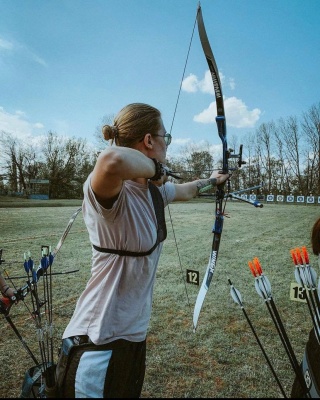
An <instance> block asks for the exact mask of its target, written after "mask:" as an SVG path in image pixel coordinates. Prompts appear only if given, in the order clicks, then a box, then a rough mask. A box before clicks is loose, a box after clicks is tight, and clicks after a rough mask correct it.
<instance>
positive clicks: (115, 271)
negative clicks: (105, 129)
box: [63, 174, 175, 344]
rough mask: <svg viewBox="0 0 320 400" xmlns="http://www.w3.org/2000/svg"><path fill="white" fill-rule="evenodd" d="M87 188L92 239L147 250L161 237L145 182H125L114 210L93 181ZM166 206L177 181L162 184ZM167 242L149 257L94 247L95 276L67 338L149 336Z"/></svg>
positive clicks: (97, 341)
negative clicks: (105, 203) (105, 205)
mask: <svg viewBox="0 0 320 400" xmlns="http://www.w3.org/2000/svg"><path fill="white" fill-rule="evenodd" d="M90 178H91V174H90V175H89V177H88V178H87V180H86V182H85V183H84V186H83V191H84V199H83V204H82V213H83V218H84V222H85V224H86V227H87V230H88V233H89V240H90V242H91V243H94V244H95V245H97V246H99V247H103V248H114V249H117V248H118V249H123V250H128V251H134V252H144V251H148V250H149V249H150V248H151V247H152V246H153V244H154V243H155V241H156V239H157V219H156V215H155V211H154V208H153V203H152V198H151V194H150V192H149V190H148V187H147V186H146V185H143V184H140V183H137V182H133V181H125V182H124V184H123V187H122V189H121V191H120V193H119V196H118V198H117V200H116V202H115V203H114V204H113V206H112V208H110V209H105V208H103V207H102V206H101V205H100V204H99V203H98V201H97V200H96V198H95V195H94V192H93V190H92V188H91V184H90ZM159 190H160V192H161V194H162V197H163V201H164V205H165V206H166V205H167V204H168V203H170V202H172V201H173V199H174V196H175V188H174V184H172V183H171V182H167V183H166V184H165V185H163V186H161V187H159ZM162 245H163V243H160V244H159V246H158V247H157V248H156V249H155V250H154V251H153V252H152V253H151V254H150V255H148V256H144V257H130V256H119V255H117V254H109V253H101V252H99V251H96V250H95V249H94V248H92V267H91V277H90V279H89V281H88V282H87V285H86V287H85V289H84V291H83V292H82V294H81V295H80V297H79V299H78V301H77V304H76V307H75V311H74V313H73V316H72V318H71V320H70V322H69V324H68V326H67V327H66V329H65V331H64V334H63V338H66V337H70V336H76V335H88V336H89V337H90V339H91V340H92V342H93V343H95V344H105V343H109V342H112V341H114V340H117V339H126V340H129V341H133V342H140V341H143V340H144V339H145V338H146V334H147V329H148V325H149V320H150V316H151V308H152V296H153V286H154V281H155V276H156V269H157V266H158V262H159V258H160V253H161V249H162Z"/></svg>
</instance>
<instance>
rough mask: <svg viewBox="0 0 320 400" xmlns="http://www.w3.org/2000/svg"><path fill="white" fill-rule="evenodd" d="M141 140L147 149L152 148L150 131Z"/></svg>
mask: <svg viewBox="0 0 320 400" xmlns="http://www.w3.org/2000/svg"><path fill="white" fill-rule="evenodd" d="M143 142H144V145H145V146H146V148H147V149H152V147H153V140H152V135H151V134H150V133H147V134H146V135H145V136H144V139H143Z"/></svg>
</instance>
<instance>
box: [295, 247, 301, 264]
mask: <svg viewBox="0 0 320 400" xmlns="http://www.w3.org/2000/svg"><path fill="white" fill-rule="evenodd" d="M295 253H296V256H297V260H298V263H299V264H300V265H302V264H303V260H302V256H301V252H300V249H299V247H296V248H295Z"/></svg>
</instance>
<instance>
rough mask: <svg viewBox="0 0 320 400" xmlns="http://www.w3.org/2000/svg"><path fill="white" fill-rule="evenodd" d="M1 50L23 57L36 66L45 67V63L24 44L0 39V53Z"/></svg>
mask: <svg viewBox="0 0 320 400" xmlns="http://www.w3.org/2000/svg"><path fill="white" fill-rule="evenodd" d="M1 50H11V51H12V52H14V53H17V54H22V55H24V56H25V57H26V58H29V59H31V60H33V61H34V62H36V63H37V64H40V65H42V66H44V67H46V66H47V63H46V61H45V60H44V59H43V58H42V57H40V56H38V55H37V54H36V53H35V52H34V51H33V50H31V48H30V47H28V46H26V45H25V44H22V43H18V42H16V41H8V40H6V39H4V38H2V37H0V51H1Z"/></svg>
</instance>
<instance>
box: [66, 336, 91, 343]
mask: <svg viewBox="0 0 320 400" xmlns="http://www.w3.org/2000/svg"><path fill="white" fill-rule="evenodd" d="M70 339H71V340H72V341H73V343H74V344H75V345H79V344H85V343H93V342H92V340H91V339H90V338H89V336H88V335H78V336H71V337H70Z"/></svg>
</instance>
